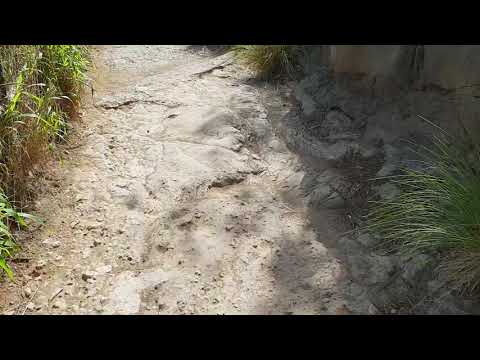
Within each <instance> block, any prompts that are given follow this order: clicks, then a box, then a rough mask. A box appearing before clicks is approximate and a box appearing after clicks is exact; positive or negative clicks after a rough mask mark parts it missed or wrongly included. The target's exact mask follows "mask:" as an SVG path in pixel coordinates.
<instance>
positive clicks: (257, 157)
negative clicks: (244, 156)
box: [252, 154, 260, 160]
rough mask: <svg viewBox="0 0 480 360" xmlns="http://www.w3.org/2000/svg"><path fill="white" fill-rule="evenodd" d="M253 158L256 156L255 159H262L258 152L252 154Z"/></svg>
mask: <svg viewBox="0 0 480 360" xmlns="http://www.w3.org/2000/svg"><path fill="white" fill-rule="evenodd" d="M252 158H254V159H255V160H260V157H259V156H258V155H257V154H252Z"/></svg>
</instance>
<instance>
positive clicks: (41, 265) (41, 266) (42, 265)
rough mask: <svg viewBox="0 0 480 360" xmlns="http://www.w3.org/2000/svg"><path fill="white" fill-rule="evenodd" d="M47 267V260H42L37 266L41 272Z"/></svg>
mask: <svg viewBox="0 0 480 360" xmlns="http://www.w3.org/2000/svg"><path fill="white" fill-rule="evenodd" d="M45 265H47V262H46V261H45V260H40V261H39V262H38V264H37V265H35V269H36V270H41V269H43V268H44V267H45Z"/></svg>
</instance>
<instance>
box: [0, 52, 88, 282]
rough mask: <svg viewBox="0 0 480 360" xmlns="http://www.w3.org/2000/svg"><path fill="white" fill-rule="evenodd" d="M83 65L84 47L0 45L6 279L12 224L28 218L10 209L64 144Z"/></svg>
mask: <svg viewBox="0 0 480 360" xmlns="http://www.w3.org/2000/svg"><path fill="white" fill-rule="evenodd" d="M89 64H90V60H89V56H88V50H87V48H86V47H84V46H78V45H0V187H1V188H2V189H4V190H5V191H0V217H1V219H0V268H1V269H3V270H4V271H5V272H6V273H7V275H8V276H11V275H12V274H11V269H10V268H9V266H8V264H7V258H8V257H10V256H11V255H12V254H13V252H14V251H15V250H16V249H17V247H16V245H15V240H14V237H13V235H12V232H11V231H12V230H13V224H16V225H17V226H20V227H23V226H24V225H25V219H26V218H28V217H31V216H30V215H28V214H26V213H23V212H17V211H16V210H15V207H16V206H19V207H23V206H24V205H28V200H29V199H30V198H31V197H32V196H34V195H35V194H34V193H32V190H31V189H28V186H27V184H28V183H29V181H31V179H29V177H31V175H32V171H34V170H35V166H38V165H40V164H41V162H42V160H44V159H45V158H46V157H48V156H49V154H50V153H51V149H52V148H54V146H53V145H54V143H55V142H57V141H61V140H62V139H63V138H64V136H65V134H66V130H67V124H68V121H69V119H71V118H72V117H74V116H75V114H76V109H77V107H78V104H79V100H80V93H81V90H82V88H83V86H84V84H85V82H86V81H87V77H86V71H87V69H88V67H89ZM7 199H11V201H9V200H7ZM15 205H16V206H15Z"/></svg>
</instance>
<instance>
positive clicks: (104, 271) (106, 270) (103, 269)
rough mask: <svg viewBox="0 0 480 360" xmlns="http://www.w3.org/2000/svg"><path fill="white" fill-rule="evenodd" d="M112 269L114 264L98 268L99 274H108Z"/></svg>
mask: <svg viewBox="0 0 480 360" xmlns="http://www.w3.org/2000/svg"><path fill="white" fill-rule="evenodd" d="M111 271H112V265H104V266H100V267H99V268H97V273H98V274H107V273H109V272H111Z"/></svg>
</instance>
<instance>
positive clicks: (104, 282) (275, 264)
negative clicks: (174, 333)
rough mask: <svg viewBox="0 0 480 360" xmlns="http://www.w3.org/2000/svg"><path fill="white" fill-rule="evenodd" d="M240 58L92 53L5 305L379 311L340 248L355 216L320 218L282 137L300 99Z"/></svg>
mask: <svg viewBox="0 0 480 360" xmlns="http://www.w3.org/2000/svg"><path fill="white" fill-rule="evenodd" d="M230 56H231V55H229V54H224V55H216V54H213V53H209V52H201V51H198V50H195V49H191V48H189V47H188V46H105V47H99V48H97V49H96V50H95V53H94V57H95V63H96V69H95V71H94V75H93V76H94V80H95V81H94V88H95V92H94V94H93V98H92V96H91V95H90V93H89V92H88V94H86V95H85V96H84V98H85V106H84V109H83V111H84V114H83V117H82V120H81V122H79V123H76V124H74V130H73V132H72V135H71V142H72V143H75V142H76V145H75V146H71V147H70V148H68V150H67V151H66V152H65V153H64V158H63V160H62V161H61V163H60V164H57V166H56V170H55V171H54V172H53V174H52V175H51V177H52V179H53V181H54V183H55V184H56V186H57V187H55V188H54V189H53V190H54V191H53V190H52V191H50V190H48V189H47V190H45V189H44V190H43V191H41V192H42V195H40V196H39V198H38V200H37V202H36V204H35V210H36V212H37V214H38V215H40V216H41V217H42V218H43V219H44V220H45V224H44V225H42V226H39V227H34V228H32V229H31V230H30V231H29V232H26V233H23V234H20V243H21V245H22V246H23V249H24V250H23V253H22V254H21V256H20V257H23V258H25V259H24V261H22V260H21V259H20V260H19V261H17V262H16V263H14V268H15V271H16V278H15V281H14V282H13V283H8V282H6V281H3V282H2V290H1V294H0V295H1V310H2V312H4V313H6V314H345V313H353V314H359V313H368V311H369V307H370V306H371V304H370V303H369V302H368V300H367V298H366V292H365V289H364V288H363V287H361V286H359V285H357V284H356V283H355V282H354V281H352V280H351V279H350V275H348V272H347V271H346V270H345V266H344V263H343V262H342V259H341V257H340V256H338V255H337V254H336V252H335V249H334V247H330V244H332V243H333V242H334V241H335V239H338V238H340V237H341V234H342V232H344V231H345V230H348V226H347V225H346V224H344V220H343V219H344V218H343V217H342V216H340V215H339V213H338V211H335V210H324V211H323V212H320V213H315V214H313V215H312V211H311V207H310V206H309V204H308V198H307V196H306V194H305V191H304V186H302V181H304V178H305V170H304V166H303V165H302V162H301V161H300V160H299V158H298V156H297V155H296V154H294V153H292V152H291V151H290V150H288V149H287V147H286V146H285V144H284V141H283V139H281V138H280V137H278V136H277V135H276V132H275V131H274V129H273V126H272V124H273V123H275V119H274V118H272V117H279V116H282V114H284V113H287V112H288V111H289V110H290V108H291V107H292V106H293V105H292V104H291V103H289V102H288V101H286V100H285V99H283V98H282V97H281V96H280V94H279V93H278V92H276V91H275V90H274V89H270V88H265V87H262V86H258V83H257V82H255V81H252V79H251V77H252V74H250V73H249V72H248V71H247V70H246V69H244V68H243V67H241V66H240V65H238V64H236V63H235V64H234V63H232V62H231V58H230ZM217 65H222V66H221V67H219V68H216V69H213V70H212V71H209V72H206V73H203V74H202V72H203V71H206V70H209V69H212V68H213V67H215V66H217ZM199 73H201V74H199ZM266 100H267V101H270V102H272V103H277V104H278V108H277V110H278V111H275V112H273V113H272V112H270V111H268V110H267V107H266V105H265V101H266ZM49 186H51V185H49Z"/></svg>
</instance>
